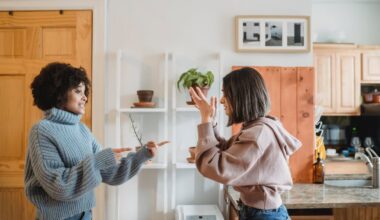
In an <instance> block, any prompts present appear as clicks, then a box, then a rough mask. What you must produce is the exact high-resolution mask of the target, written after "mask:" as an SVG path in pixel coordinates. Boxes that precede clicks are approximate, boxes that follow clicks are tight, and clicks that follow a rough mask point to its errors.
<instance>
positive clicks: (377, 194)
mask: <svg viewBox="0 0 380 220" xmlns="http://www.w3.org/2000/svg"><path fill="white" fill-rule="evenodd" d="M228 197H229V200H230V202H231V204H232V205H233V206H234V207H235V208H236V209H237V210H238V207H237V202H236V201H237V200H238V199H239V192H237V191H235V190H234V189H233V188H232V187H228ZM282 200H283V203H284V204H285V206H286V207H287V208H288V209H313V208H316V209H317V208H318V209H319V208H347V207H354V206H355V207H358V206H366V207H368V206H380V189H373V188H371V187H336V186H327V185H324V184H294V185H293V188H292V189H291V190H290V191H287V192H285V193H283V194H282Z"/></svg>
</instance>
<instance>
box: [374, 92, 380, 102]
mask: <svg viewBox="0 0 380 220" xmlns="http://www.w3.org/2000/svg"><path fill="white" fill-rule="evenodd" d="M372 102H373V103H380V93H376V94H373V101H372Z"/></svg>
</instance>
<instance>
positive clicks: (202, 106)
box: [189, 87, 216, 123]
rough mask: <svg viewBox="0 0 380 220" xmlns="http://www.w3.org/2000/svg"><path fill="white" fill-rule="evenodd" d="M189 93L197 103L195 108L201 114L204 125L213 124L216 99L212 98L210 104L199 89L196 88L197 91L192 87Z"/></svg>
mask: <svg viewBox="0 0 380 220" xmlns="http://www.w3.org/2000/svg"><path fill="white" fill-rule="evenodd" d="M189 92H190V95H191V97H192V98H193V100H194V102H195V106H196V107H197V108H198V109H199V111H200V113H201V118H202V123H207V122H212V120H213V118H214V117H215V114H216V97H215V96H211V99H210V103H208V102H207V99H206V97H205V96H204V95H203V93H202V91H201V89H200V88H199V87H196V90H194V89H193V88H192V87H191V88H190V89H189Z"/></svg>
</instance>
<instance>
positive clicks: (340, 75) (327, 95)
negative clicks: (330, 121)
mask: <svg viewBox="0 0 380 220" xmlns="http://www.w3.org/2000/svg"><path fill="white" fill-rule="evenodd" d="M360 55H361V53H360V50H357V48H356V46H355V45H332V46H326V45H314V68H315V76H316V80H315V83H316V85H315V88H316V96H317V98H316V105H320V106H322V107H323V110H324V112H323V115H359V114H360V104H361V103H360V102H361V96H360V83H361V78H360V73H361V72H360V71H361V60H360Z"/></svg>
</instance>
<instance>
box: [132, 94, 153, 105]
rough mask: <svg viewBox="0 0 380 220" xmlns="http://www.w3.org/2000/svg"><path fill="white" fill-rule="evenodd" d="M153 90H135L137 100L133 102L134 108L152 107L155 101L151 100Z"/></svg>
mask: <svg viewBox="0 0 380 220" xmlns="http://www.w3.org/2000/svg"><path fill="white" fill-rule="evenodd" d="M153 94H154V91H153V90H137V96H138V98H139V102H134V103H133V107H134V108H154V107H155V106H156V103H154V102H152V98H153Z"/></svg>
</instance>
